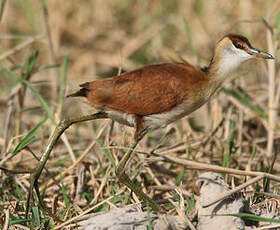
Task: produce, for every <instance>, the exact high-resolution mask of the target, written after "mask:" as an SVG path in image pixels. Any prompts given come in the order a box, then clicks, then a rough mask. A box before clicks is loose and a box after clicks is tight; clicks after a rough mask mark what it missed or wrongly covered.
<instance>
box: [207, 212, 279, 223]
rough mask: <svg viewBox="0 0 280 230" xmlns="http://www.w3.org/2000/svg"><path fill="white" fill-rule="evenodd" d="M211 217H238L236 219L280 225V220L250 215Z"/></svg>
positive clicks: (238, 214)
mask: <svg viewBox="0 0 280 230" xmlns="http://www.w3.org/2000/svg"><path fill="white" fill-rule="evenodd" d="M211 216H236V217H240V218H244V219H247V220H253V221H258V222H267V223H280V220H279V219H273V218H266V217H261V216H257V215H253V214H249V213H237V214H221V215H211Z"/></svg>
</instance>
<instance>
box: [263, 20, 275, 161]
mask: <svg viewBox="0 0 280 230" xmlns="http://www.w3.org/2000/svg"><path fill="white" fill-rule="evenodd" d="M264 22H266V21H265V20H264ZM265 25H266V26H267V28H268V29H267V32H266V38H267V46H268V52H269V53H271V54H272V55H274V54H275V49H274V47H273V40H272V32H273V31H272V29H271V28H269V27H268V23H265ZM267 67H268V68H267V70H268V134H267V153H266V156H267V159H268V160H271V158H272V154H273V143H274V129H275V120H276V115H277V111H276V108H275V60H271V61H268V63H267Z"/></svg>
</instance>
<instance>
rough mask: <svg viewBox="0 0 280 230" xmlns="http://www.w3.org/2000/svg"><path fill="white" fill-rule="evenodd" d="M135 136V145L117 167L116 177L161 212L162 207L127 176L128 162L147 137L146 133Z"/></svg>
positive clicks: (133, 144) (132, 145)
mask: <svg viewBox="0 0 280 230" xmlns="http://www.w3.org/2000/svg"><path fill="white" fill-rule="evenodd" d="M137 133H138V132H137V131H136V135H135V138H134V139H135V140H134V141H133V143H132V144H131V145H130V146H129V149H128V150H127V152H126V153H125V154H124V156H123V157H122V159H121V161H120V162H119V164H118V165H117V167H116V176H117V177H118V179H119V181H120V182H121V183H123V184H125V185H126V186H127V187H128V188H130V189H131V190H132V191H133V192H134V193H135V194H136V195H137V196H138V197H139V198H140V199H142V200H144V201H145V202H146V203H147V204H148V205H149V206H150V207H151V208H152V210H153V211H154V212H160V210H161V209H160V206H159V205H158V204H157V203H156V202H155V201H153V200H152V199H151V198H150V197H148V196H147V195H146V194H145V193H144V192H143V191H142V190H141V189H140V188H139V187H138V186H136V185H135V184H134V183H133V182H132V181H131V180H130V179H129V177H128V176H127V175H126V174H125V172H124V170H125V166H126V163H127V162H128V160H129V158H130V157H131V155H132V153H133V151H134V149H135V148H136V146H137V144H138V142H139V141H140V140H141V139H142V138H143V136H144V135H145V133H146V132H145V131H144V132H143V133H142V134H141V135H137Z"/></svg>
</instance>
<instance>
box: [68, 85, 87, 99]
mask: <svg viewBox="0 0 280 230" xmlns="http://www.w3.org/2000/svg"><path fill="white" fill-rule="evenodd" d="M80 86H81V87H82V88H81V89H80V90H79V91H77V92H75V93H72V94H70V95H67V97H86V96H87V94H88V92H89V91H90V89H89V82H86V83H84V84H81V85H80Z"/></svg>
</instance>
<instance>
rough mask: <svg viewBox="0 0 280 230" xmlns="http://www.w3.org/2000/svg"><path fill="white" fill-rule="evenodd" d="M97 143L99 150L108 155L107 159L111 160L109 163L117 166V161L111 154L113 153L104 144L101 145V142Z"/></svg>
mask: <svg viewBox="0 0 280 230" xmlns="http://www.w3.org/2000/svg"><path fill="white" fill-rule="evenodd" d="M96 142H97V143H98V144H99V145H98V146H99V149H100V150H101V151H102V152H103V153H104V154H105V155H106V157H107V158H108V159H109V161H110V162H111V163H112V165H113V166H114V167H115V166H116V161H115V159H114V157H113V155H112V153H111V151H110V150H109V149H108V148H106V146H104V145H103V144H101V142H100V140H96Z"/></svg>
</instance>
